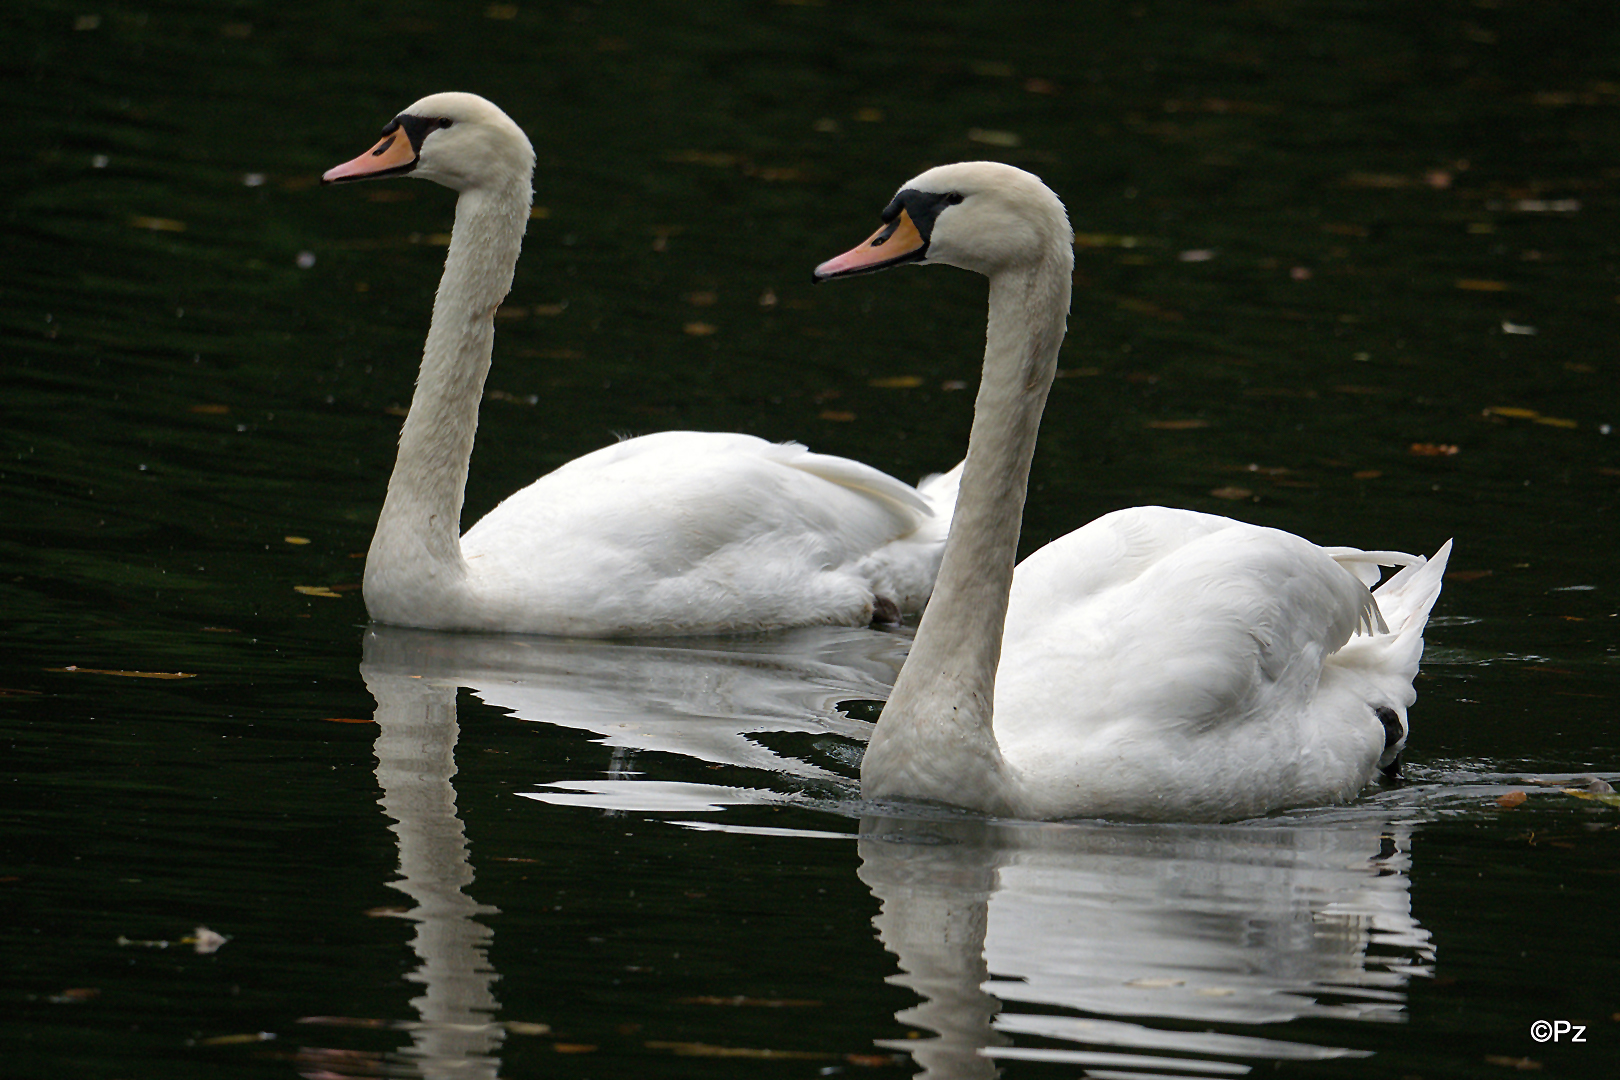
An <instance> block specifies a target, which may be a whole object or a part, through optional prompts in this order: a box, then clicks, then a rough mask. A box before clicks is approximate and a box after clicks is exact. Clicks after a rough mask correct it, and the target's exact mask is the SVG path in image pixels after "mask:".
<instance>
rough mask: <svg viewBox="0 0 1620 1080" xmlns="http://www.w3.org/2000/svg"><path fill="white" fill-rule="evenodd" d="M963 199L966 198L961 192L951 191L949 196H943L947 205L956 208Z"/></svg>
mask: <svg viewBox="0 0 1620 1080" xmlns="http://www.w3.org/2000/svg"><path fill="white" fill-rule="evenodd" d="M965 198H967V196H966V195H963V194H962V193H961V192H959V191H953V192H951V193H950V194H949V195H947V196H945V202H946V204H947V205H950V206H957V205H959V204H960V203H961V202H962V200H963V199H965Z"/></svg>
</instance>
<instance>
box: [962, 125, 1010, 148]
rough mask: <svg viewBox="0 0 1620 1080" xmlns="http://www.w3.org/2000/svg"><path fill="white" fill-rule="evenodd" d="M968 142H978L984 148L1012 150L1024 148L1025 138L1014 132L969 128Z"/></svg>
mask: <svg viewBox="0 0 1620 1080" xmlns="http://www.w3.org/2000/svg"><path fill="white" fill-rule="evenodd" d="M967 137H968V142H976V143H979V144H980V145H982V146H1000V147H1005V148H1010V147H1014V146H1022V145H1023V144H1024V139H1023V136H1021V135H1019V134H1017V133H1016V132H1012V131H992V130H990V129H988V128H969V129H968V133H967Z"/></svg>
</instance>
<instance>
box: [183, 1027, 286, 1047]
mask: <svg viewBox="0 0 1620 1080" xmlns="http://www.w3.org/2000/svg"><path fill="white" fill-rule="evenodd" d="M275 1037H276V1033H275V1032H273V1031H248V1032H244V1033H242V1034H241V1035H211V1036H209V1037H208V1038H206V1039H198V1040H197V1045H198V1046H240V1045H242V1044H243V1043H261V1042H270V1041H271V1040H272V1039H274V1038H275Z"/></svg>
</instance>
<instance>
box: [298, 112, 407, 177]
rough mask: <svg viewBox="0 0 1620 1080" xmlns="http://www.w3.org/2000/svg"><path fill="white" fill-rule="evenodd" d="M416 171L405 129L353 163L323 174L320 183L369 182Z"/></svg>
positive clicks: (397, 129) (387, 136) (392, 133)
mask: <svg viewBox="0 0 1620 1080" xmlns="http://www.w3.org/2000/svg"><path fill="white" fill-rule="evenodd" d="M415 167H416V148H415V147H414V146H412V145H411V140H410V136H408V135H406V134H405V129H404V128H402V127H399V126H397V125H396V126H395V127H394V129H393V130H392V131H389V132H387V133H386V134H385V135H383V137H382V139H381V140H380V141H379V142H378V143H377V145H376V146H373V147H372V148H371V149H370V150H367V151H366V152H365V153H363V154H361V155H360V156H359V157H357V158H355V159H354V160H353V161H345V162H344V163H343V164H341V165H335V166H333V167H332V168H330V169H327V170H326V171H325V172H324V173H322V174H321V183H323V184H335V183H337V182H338V181H340V180H366V179H369V178H371V177H374V176H396V175H398V174H399V173H402V172H409V171H410V170H411V169H413V168H415Z"/></svg>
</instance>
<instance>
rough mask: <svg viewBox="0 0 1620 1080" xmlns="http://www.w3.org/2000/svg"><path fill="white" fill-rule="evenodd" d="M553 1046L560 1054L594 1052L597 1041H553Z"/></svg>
mask: <svg viewBox="0 0 1620 1080" xmlns="http://www.w3.org/2000/svg"><path fill="white" fill-rule="evenodd" d="M551 1048H552V1049H553V1050H555V1051H557V1053H559V1054H594V1053H596V1044H595V1043H564V1042H560V1043H552V1044H551Z"/></svg>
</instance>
